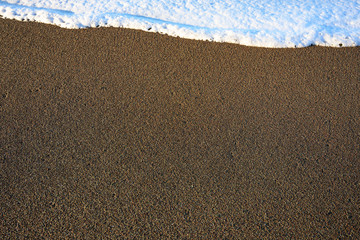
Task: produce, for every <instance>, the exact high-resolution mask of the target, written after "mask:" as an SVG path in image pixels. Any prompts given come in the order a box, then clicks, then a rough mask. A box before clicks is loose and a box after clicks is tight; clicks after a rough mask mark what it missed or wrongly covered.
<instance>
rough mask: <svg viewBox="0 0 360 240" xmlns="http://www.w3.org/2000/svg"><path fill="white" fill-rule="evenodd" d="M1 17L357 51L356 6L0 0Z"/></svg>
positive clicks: (229, 0) (352, 1) (289, 0)
mask: <svg viewBox="0 0 360 240" xmlns="http://www.w3.org/2000/svg"><path fill="white" fill-rule="evenodd" d="M0 16H2V17H4V18H10V19H17V20H30V21H38V22H43V23H50V24H55V25H58V26H60V27H64V28H84V27H98V26H112V27H124V28H132V29H140V30H145V31H150V32H159V33H163V34H168V35H171V36H178V37H182V38H190V39H197V40H210V41H217V42H230V43H238V44H243V45H249V46H262V47H305V46H309V45H312V44H314V45H321V46H333V47H339V46H358V45H360V0H5V1H1V0H0Z"/></svg>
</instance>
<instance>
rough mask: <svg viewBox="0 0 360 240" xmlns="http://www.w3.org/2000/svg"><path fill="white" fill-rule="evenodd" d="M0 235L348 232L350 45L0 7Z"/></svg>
mask: <svg viewBox="0 0 360 240" xmlns="http://www.w3.org/2000/svg"><path fill="white" fill-rule="evenodd" d="M0 48H1V51H0V84H1V85H0V184H1V185H0V187H1V188H0V189H1V197H0V199H1V200H0V204H1V211H0V212H1V215H0V238H1V239H23V238H29V239H41V238H44V239H66V238H67V239H144V238H145V239H168V238H171V239H265V238H270V239H290V238H292V239H319V238H323V239H331V238H335V239H337V238H341V239H356V238H360V235H359V232H360V48H359V47H354V48H324V47H308V48H301V49H265V48H253V47H245V46H240V45H235V44H225V43H211V42H202V41H193V40H186V39H180V38H172V37H168V36H165V35H159V34H154V33H146V32H141V31H135V30H129V29H116V28H98V29H82V30H67V29H60V28H58V27H55V26H51V25H45V24H39V23H29V22H17V21H12V20H4V19H0Z"/></svg>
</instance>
